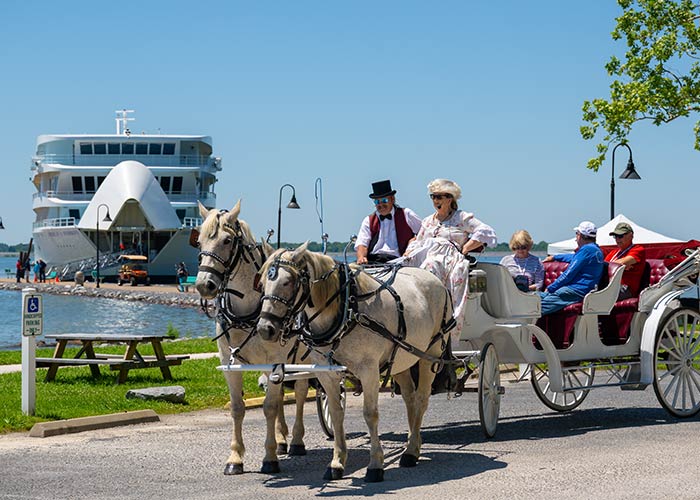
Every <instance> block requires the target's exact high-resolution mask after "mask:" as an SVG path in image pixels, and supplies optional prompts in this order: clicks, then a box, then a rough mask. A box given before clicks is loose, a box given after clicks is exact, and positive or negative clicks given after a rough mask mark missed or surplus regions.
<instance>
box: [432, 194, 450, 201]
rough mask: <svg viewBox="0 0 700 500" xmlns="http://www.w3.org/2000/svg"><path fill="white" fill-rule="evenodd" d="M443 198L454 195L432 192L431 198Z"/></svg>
mask: <svg viewBox="0 0 700 500" xmlns="http://www.w3.org/2000/svg"><path fill="white" fill-rule="evenodd" d="M443 198H452V195H451V194H437V193H430V199H431V200H442V199H443Z"/></svg>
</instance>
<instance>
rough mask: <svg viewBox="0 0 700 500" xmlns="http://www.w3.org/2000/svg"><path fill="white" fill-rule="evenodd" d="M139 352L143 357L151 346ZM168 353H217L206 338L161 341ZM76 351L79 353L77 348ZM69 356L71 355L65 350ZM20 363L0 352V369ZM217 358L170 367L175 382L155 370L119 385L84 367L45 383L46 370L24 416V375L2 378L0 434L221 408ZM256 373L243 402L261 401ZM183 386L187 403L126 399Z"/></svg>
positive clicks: (249, 377) (247, 380)
mask: <svg viewBox="0 0 700 500" xmlns="http://www.w3.org/2000/svg"><path fill="white" fill-rule="evenodd" d="M146 347H147V346H145V345H144V346H143V349H141V348H139V352H141V353H142V354H144V355H145V354H152V352H149V349H150V346H148V349H147V348H146ZM163 348H164V350H165V353H166V354H192V353H196V352H212V351H216V343H214V342H212V341H211V340H210V339H188V340H183V341H178V342H164V343H163ZM71 350H74V351H75V352H77V348H75V349H73V348H71ZM97 350H98V351H99V352H105V353H114V354H123V353H124V347H123V346H110V347H104V348H103V347H99V348H98V349H97ZM66 351H67V354H66V355H65V356H66V357H67V356H70V354H68V352H69V350H68V349H66ZM52 353H53V349H37V356H51V355H52ZM20 362H21V353H20V352H19V351H4V352H0V364H16V363H20ZM218 365H219V360H218V357H217V358H211V359H202V360H187V361H184V362H183V363H182V365H179V366H172V367H170V371H171V373H172V375H173V380H164V379H163V376H162V375H161V372H160V369H158V368H145V369H137V370H131V371H130V372H129V377H128V378H127V381H126V383H124V384H121V385H117V383H116V379H117V374H118V372H117V371H112V370H110V369H109V367H106V366H101V367H100V373H101V376H100V378H99V379H94V378H93V377H92V376H91V374H90V368H89V367H87V366H84V367H77V368H60V369H59V370H58V374H57V375H56V380H55V381H53V382H44V377H45V375H46V370H47V369H45V368H40V369H38V370H37V374H36V380H37V382H36V414H35V415H34V416H31V417H30V416H26V415H23V414H22V411H21V406H22V392H21V390H22V389H21V380H22V374H21V373H19V372H16V373H8V374H4V375H0V394H2V397H0V433H3V432H11V431H26V430H28V429H30V428H31V427H32V426H33V425H34V424H35V423H37V422H44V421H49V420H62V419H67V418H76V417H86V416H92V415H105V414H109V413H118V412H124V411H134V410H143V409H153V410H154V411H156V412H157V413H182V412H188V411H194V410H201V409H205V408H222V407H223V406H224V405H225V404H226V403H227V402H228V400H229V397H228V389H227V387H226V382H225V380H224V376H223V374H222V373H221V372H220V371H219V370H217V369H216V367H217V366H218ZM258 375H259V374H258V373H257V372H246V373H245V375H244V394H245V397H256V396H262V395H263V393H262V391H261V390H260V389H259V388H258V386H257V378H258ZM166 385H181V386H183V387H184V388H185V400H186V403H185V404H173V403H166V402H158V401H143V400H139V399H126V397H125V395H126V392H127V391H128V390H129V389H135V388H143V387H153V386H166Z"/></svg>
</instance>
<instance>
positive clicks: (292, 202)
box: [277, 184, 300, 248]
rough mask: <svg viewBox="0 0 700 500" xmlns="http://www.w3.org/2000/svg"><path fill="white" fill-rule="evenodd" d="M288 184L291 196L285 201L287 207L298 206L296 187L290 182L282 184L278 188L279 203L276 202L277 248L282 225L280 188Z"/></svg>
mask: <svg viewBox="0 0 700 500" xmlns="http://www.w3.org/2000/svg"><path fill="white" fill-rule="evenodd" d="M287 186H289V187H290V188H292V198H291V199H290V200H289V203H287V208H297V209H298V208H300V207H299V204H298V203H297V193H296V189H294V186H292V185H291V184H282V187H281V188H280V200H279V203H278V204H277V248H279V247H280V244H281V242H280V228H281V226H282V190H283V189H284V188H286V187H287Z"/></svg>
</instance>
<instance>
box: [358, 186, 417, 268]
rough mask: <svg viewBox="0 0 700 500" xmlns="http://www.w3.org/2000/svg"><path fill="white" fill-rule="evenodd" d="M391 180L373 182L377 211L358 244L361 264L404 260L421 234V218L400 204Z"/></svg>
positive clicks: (364, 225) (367, 221)
mask: <svg viewBox="0 0 700 500" xmlns="http://www.w3.org/2000/svg"><path fill="white" fill-rule="evenodd" d="M395 194H396V190H394V189H391V181H389V180H385V181H378V182H373V183H372V193H370V195H369V197H370V198H371V199H372V200H373V201H374V206H375V209H376V211H375V212H374V213H372V214H370V215H368V216H367V217H365V218H364V219H363V220H362V225H361V226H360V231H359V232H358V234H357V241H356V242H355V251H356V252H357V263H358V264H367V263H383V262H388V261H390V260H392V259H395V258H397V257H400V256H401V255H403V253H404V252H405V251H406V247H407V246H408V242H409V241H410V240H411V239H412V238H413V237H414V236H415V235H416V233H418V231H419V230H420V225H421V218H420V217H419V216H418V215H416V213H415V212H414V211H413V210H411V209H410V208H401V207H399V206H398V205H397V204H396V199H395V198H394V195H395Z"/></svg>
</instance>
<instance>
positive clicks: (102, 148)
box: [93, 142, 107, 155]
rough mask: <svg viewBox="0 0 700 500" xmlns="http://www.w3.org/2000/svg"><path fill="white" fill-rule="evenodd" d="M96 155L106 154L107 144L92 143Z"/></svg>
mask: <svg viewBox="0 0 700 500" xmlns="http://www.w3.org/2000/svg"><path fill="white" fill-rule="evenodd" d="M93 148H94V149H95V154H96V155H106V154H107V144H105V143H104V142H96V143H95V144H94V145H93Z"/></svg>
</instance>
